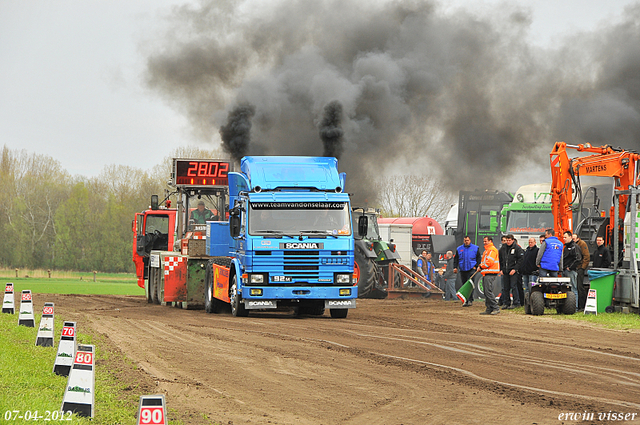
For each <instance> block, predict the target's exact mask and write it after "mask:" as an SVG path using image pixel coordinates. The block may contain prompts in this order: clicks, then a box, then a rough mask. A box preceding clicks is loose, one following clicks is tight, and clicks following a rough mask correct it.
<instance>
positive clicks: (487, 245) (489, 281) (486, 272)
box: [478, 236, 500, 315]
mask: <svg viewBox="0 0 640 425" xmlns="http://www.w3.org/2000/svg"><path fill="white" fill-rule="evenodd" d="M482 242H483V243H484V252H483V253H482V262H481V263H480V265H479V266H478V271H480V273H482V286H483V288H484V304H485V305H486V307H487V309H486V310H485V311H483V312H482V313H480V314H492V315H495V314H498V313H500V307H498V302H497V301H496V296H495V295H494V294H493V284H494V283H495V280H496V276H498V273H500V259H499V257H498V249H497V248H496V247H495V246H493V239H492V238H491V236H485V237H484V238H483V239H482Z"/></svg>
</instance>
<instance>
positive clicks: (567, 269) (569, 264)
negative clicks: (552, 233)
mask: <svg viewBox="0 0 640 425" xmlns="http://www.w3.org/2000/svg"><path fill="white" fill-rule="evenodd" d="M562 237H563V239H564V249H563V250H562V265H563V269H562V276H564V277H568V278H569V279H571V290H572V291H573V293H574V294H576V308H577V307H578V286H577V284H576V277H577V273H576V270H577V269H578V266H579V265H580V263H582V254H581V253H580V250H579V249H578V246H577V245H576V243H575V242H574V241H573V237H572V233H571V230H566V231H565V232H564V233H563V234H562Z"/></svg>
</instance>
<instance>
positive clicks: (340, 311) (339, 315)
mask: <svg viewBox="0 0 640 425" xmlns="http://www.w3.org/2000/svg"><path fill="white" fill-rule="evenodd" d="M329 313H330V314H331V317H333V318H334V319H344V318H346V317H347V314H348V313H349V309H348V308H330V309H329Z"/></svg>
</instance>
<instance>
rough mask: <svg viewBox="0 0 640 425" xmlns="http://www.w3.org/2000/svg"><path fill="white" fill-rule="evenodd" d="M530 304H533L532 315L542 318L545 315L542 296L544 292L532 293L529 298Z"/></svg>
mask: <svg viewBox="0 0 640 425" xmlns="http://www.w3.org/2000/svg"><path fill="white" fill-rule="evenodd" d="M529 302H530V304H531V314H533V315H534V316H541V315H543V314H544V296H543V295H542V292H540V291H535V292H532V293H531V295H530V296H529Z"/></svg>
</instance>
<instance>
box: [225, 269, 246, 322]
mask: <svg viewBox="0 0 640 425" xmlns="http://www.w3.org/2000/svg"><path fill="white" fill-rule="evenodd" d="M229 299H230V300H231V314H232V315H233V316H235V317H247V316H248V315H249V310H247V309H246V308H244V303H243V302H242V298H240V294H239V293H238V281H237V278H236V275H233V278H231V287H230V288H229Z"/></svg>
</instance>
